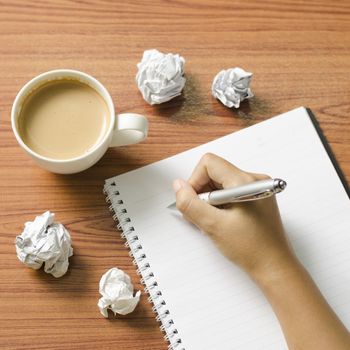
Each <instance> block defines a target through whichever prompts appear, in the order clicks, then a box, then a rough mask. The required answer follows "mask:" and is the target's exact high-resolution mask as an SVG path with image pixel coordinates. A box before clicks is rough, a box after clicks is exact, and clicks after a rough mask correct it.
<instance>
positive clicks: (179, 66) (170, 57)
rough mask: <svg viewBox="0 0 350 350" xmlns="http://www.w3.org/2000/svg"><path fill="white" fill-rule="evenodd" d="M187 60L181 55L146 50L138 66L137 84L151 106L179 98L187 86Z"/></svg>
mask: <svg viewBox="0 0 350 350" xmlns="http://www.w3.org/2000/svg"><path fill="white" fill-rule="evenodd" d="M184 64H185V59H184V58H183V57H181V56H180V55H178V54H176V55H174V54H172V53H168V54H164V53H162V52H159V51H158V50H155V49H153V50H146V51H145V52H144V53H143V57H142V60H141V62H139V63H138V64H137V68H138V72H137V74H136V83H137V85H138V88H139V90H140V91H141V93H142V96H143V98H144V99H145V100H146V101H147V102H148V103H149V104H151V105H153V104H159V103H163V102H166V101H169V100H171V99H172V98H174V97H176V96H179V95H180V94H181V91H182V89H183V88H184V86H185V82H186V79H185V77H184V76H183V75H184Z"/></svg>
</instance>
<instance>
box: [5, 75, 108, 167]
mask: <svg viewBox="0 0 350 350" xmlns="http://www.w3.org/2000/svg"><path fill="white" fill-rule="evenodd" d="M67 73H68V74H72V76H73V77H74V76H77V80H79V79H78V77H79V76H83V78H85V79H86V80H88V81H89V80H90V81H92V82H93V84H95V85H96V86H97V87H98V89H99V90H100V91H102V92H103V93H104V94H105V96H103V95H102V93H101V92H100V91H99V90H97V89H96V88H94V87H93V86H91V87H92V88H93V89H95V90H96V91H97V93H99V94H100V96H101V97H102V98H103V99H104V100H105V102H106V104H107V107H108V110H109V112H110V114H111V115H110V120H111V123H110V125H109V128H108V130H107V131H106V133H105V135H104V136H103V137H102V139H101V140H100V141H99V142H98V143H96V144H95V145H94V146H93V147H92V148H91V149H90V150H89V151H88V152H86V153H84V154H82V155H80V156H78V157H74V158H67V159H56V158H50V157H46V156H43V155H41V154H39V153H37V152H35V151H33V150H32V149H31V148H30V147H28V146H27V145H26V144H25V143H24V141H23V140H22V138H21V136H20V134H19V132H18V130H17V125H16V120H17V118H18V116H17V118H16V112H17V108H18V107H19V100H20V98H22V96H23V95H24V94H25V93H26V92H27V90H28V88H29V87H30V86H31V85H33V87H34V88H35V87H36V84H37V83H39V81H40V80H42V79H43V78H47V77H50V76H52V75H57V74H62V75H63V74H67ZM63 77H64V75H63ZM53 80H55V79H53ZM57 80H58V77H57ZM17 114H18V113H17ZM114 125H115V112H114V103H113V100H112V97H111V95H110V94H109V92H108V90H107V89H106V88H105V86H104V85H103V84H102V83H101V82H100V81H99V80H97V79H96V78H94V77H93V76H92V75H90V74H87V73H84V72H82V71H78V70H75V69H53V70H49V71H47V72H43V73H40V74H38V75H36V76H35V77H34V78H32V79H30V80H29V81H28V82H27V83H25V84H24V85H23V86H22V88H21V89H20V90H19V91H18V93H17V95H16V97H15V100H14V102H13V104H12V109H11V127H12V131H13V133H14V134H15V137H16V140H17V142H18V143H19V144H20V146H21V147H22V148H24V149H25V150H26V151H27V152H28V153H29V154H30V155H31V156H33V157H35V158H39V159H40V160H43V161H46V162H51V163H57V164H60V163H70V162H75V161H79V160H82V159H84V158H87V157H89V156H90V155H91V154H93V153H94V152H95V151H96V150H97V149H98V148H99V146H101V145H102V144H103V143H104V142H105V141H106V140H107V139H108V137H109V136H110V134H111V132H112V131H113V129H114Z"/></svg>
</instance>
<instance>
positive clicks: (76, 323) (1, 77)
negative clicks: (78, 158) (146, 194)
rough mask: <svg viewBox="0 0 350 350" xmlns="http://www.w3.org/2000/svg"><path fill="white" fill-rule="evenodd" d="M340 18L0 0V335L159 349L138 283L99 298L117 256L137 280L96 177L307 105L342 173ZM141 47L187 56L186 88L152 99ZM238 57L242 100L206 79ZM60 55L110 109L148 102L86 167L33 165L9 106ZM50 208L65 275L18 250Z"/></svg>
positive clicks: (329, 11) (342, 2) (277, 10)
mask: <svg viewBox="0 0 350 350" xmlns="http://www.w3.org/2000/svg"><path fill="white" fill-rule="evenodd" d="M349 31H350V3H349V1H347V0H339V1H332V2H331V1H311V0H301V1H294V2H293V1H291V0H285V1H272V0H266V1H263V2H262V1H259V0H256V1H237V0H229V1H209V0H207V1H152V2H151V1H149V2H148V1H140V0H138V1H137V0H135V1H119V2H118V1H96V0H90V1H69V0H60V1H58V0H56V1H49V2H46V1H34V0H31V1H18V0H14V1H1V2H0V101H1V103H0V195H1V202H0V293H1V294H0V347H1V349H36V350H38V349H66V350H68V349H78V348H79V349H80V348H81V349H153V350H157V349H159V350H160V349H162V350H165V349H166V348H167V346H166V343H164V341H163V339H162V335H161V332H160V331H159V330H158V325H157V323H156V321H155V320H154V314H153V313H152V310H151V307H150V305H149V304H148V302H147V298H146V295H145V294H144V293H143V295H142V298H141V302H140V304H139V305H138V307H137V309H136V311H135V312H134V313H132V314H130V315H127V316H124V317H117V318H113V317H111V318H110V319H104V318H103V317H102V316H101V315H100V314H99V311H98V309H97V306H96V303H97V300H98V298H99V293H98V282H99V279H100V277H101V275H102V274H103V273H104V272H105V271H106V270H107V269H109V268H111V267H113V266H118V267H120V268H122V269H123V270H125V271H126V272H127V273H129V274H130V276H131V277H132V280H133V282H134V284H135V288H136V289H139V288H142V287H141V285H140V282H139V278H138V276H137V275H136V273H135V269H134V266H133V265H132V264H131V259H130V257H129V256H128V251H127V249H126V248H124V246H123V241H122V240H121V238H120V236H119V233H118V232H117V231H116V229H115V225H114V222H113V220H112V218H111V216H110V214H109V212H108V209H107V206H106V204H105V200H104V196H103V195H102V185H103V182H104V179H105V178H108V177H111V176H113V175H117V174H120V173H123V172H125V171H128V170H131V169H136V168H138V167H140V166H143V165H146V164H149V163H151V162H154V161H157V160H160V159H163V158H165V157H168V156H171V155H174V154H176V153H177V152H179V151H183V150H186V149H189V148H191V147H193V146H197V145H199V144H201V143H204V142H207V141H210V140H213V139H215V138H217V137H219V136H222V135H225V134H227V133H230V132H232V131H235V130H238V129H241V128H244V127H247V126H249V125H252V124H254V123H257V122H259V121H261V120H264V119H266V118H270V117H272V116H273V115H276V114H278V113H281V112H285V111H288V110H290V109H292V108H295V107H298V106H302V105H303V106H308V107H310V108H311V109H312V110H313V111H314V113H315V114H316V116H317V118H318V120H319V123H320V125H321V127H322V129H323V131H324V134H325V136H326V137H327V139H328V141H329V143H330V145H331V147H332V149H333V151H334V153H335V156H336V158H337V159H338V161H339V163H340V166H341V168H342V170H343V172H344V174H345V177H346V179H347V181H349V180H350V119H349V118H350V79H349V77H350V32H349ZM149 48H157V49H159V50H161V51H164V52H178V53H180V54H181V55H183V56H184V57H185V58H186V67H185V70H186V77H187V84H186V87H185V91H184V94H183V96H182V97H180V98H177V99H175V100H173V101H172V102H169V103H166V104H163V105H161V106H154V107H151V106H149V105H148V104H147V103H146V102H145V101H144V100H143V99H142V97H141V95H140V93H139V91H138V89H137V87H136V85H135V82H134V78H135V73H136V63H137V62H138V61H139V60H140V58H141V56H142V53H143V51H144V50H145V49H149ZM233 66H239V67H242V68H244V69H246V70H248V71H252V72H254V81H253V84H252V88H253V91H254V93H255V97H254V98H253V99H252V100H251V101H250V102H245V103H243V105H242V107H241V108H240V109H238V110H234V109H233V110H230V109H227V108H226V107H224V106H223V105H221V104H220V103H219V102H218V101H217V100H215V99H214V98H212V97H211V93H210V86H211V81H212V79H213V77H214V76H215V74H216V73H217V72H218V71H220V70H221V69H223V68H229V67H233ZM55 68H73V69H78V70H82V71H85V72H87V73H89V74H91V75H93V76H95V77H96V78H98V79H99V80H100V81H101V82H102V83H103V84H105V86H106V87H107V88H108V90H109V91H110V93H111V95H112V97H113V99H114V101H115V103H116V109H117V111H118V112H126V111H133V112H136V113H141V114H145V115H147V116H148V118H149V121H150V132H149V137H148V139H147V140H146V141H145V142H143V143H141V144H138V145H135V146H129V147H122V148H119V149H110V150H109V151H108V152H107V154H106V155H105V156H104V158H103V159H102V160H101V161H100V162H99V163H98V164H96V165H95V166H94V167H92V168H91V169H89V170H87V171H85V172H83V173H81V174H77V175H70V176H61V175H55V174H51V173H48V172H46V171H44V170H42V169H40V168H39V167H37V166H36V165H35V164H34V163H33V161H32V160H31V159H29V157H28V156H26V155H25V154H24V153H23V152H22V150H21V149H20V147H19V146H18V144H17V142H16V140H15V138H14V136H13V134H12V131H11V125H10V109H11V105H12V102H13V100H14V97H15V95H16V93H17V91H18V90H19V89H20V87H21V86H22V85H23V84H24V83H25V82H26V81H28V80H29V79H31V78H32V77H34V76H35V75H37V74H39V73H41V72H43V71H47V70H51V69H55ZM236 152H239V150H236ZM45 210H51V211H53V212H55V213H56V216H57V219H58V220H59V221H61V222H62V223H64V224H65V225H66V227H67V228H68V229H69V231H70V232H71V235H72V239H73V244H74V256H73V257H72V258H71V259H70V268H69V272H68V273H67V274H66V275H65V276H64V277H62V278H60V279H55V278H53V277H52V276H51V275H47V274H45V273H44V272H43V271H42V270H40V271H34V270H31V269H29V268H27V267H25V266H24V265H22V264H21V263H20V262H19V261H18V259H17V257H16V254H15V247H14V243H13V242H14V239H15V236H16V235H17V234H19V233H20V232H21V231H22V229H23V224H24V222H26V221H29V220H32V219H33V218H34V217H35V216H36V215H38V214H41V213H42V212H44V211H45Z"/></svg>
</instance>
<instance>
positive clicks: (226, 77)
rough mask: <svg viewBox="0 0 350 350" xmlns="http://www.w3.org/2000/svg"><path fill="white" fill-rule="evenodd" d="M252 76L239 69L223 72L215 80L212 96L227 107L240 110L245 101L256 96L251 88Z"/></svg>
mask: <svg viewBox="0 0 350 350" xmlns="http://www.w3.org/2000/svg"><path fill="white" fill-rule="evenodd" d="M252 76H253V73H250V72H246V71H244V70H243V69H242V68H238V67H236V68H231V69H227V70H222V71H221V72H219V73H218V74H217V75H216V77H215V78H214V80H213V84H212V87H211V91H212V94H213V96H214V97H215V98H217V99H219V100H220V101H221V102H222V103H223V104H224V105H225V106H227V107H229V108H231V107H235V108H238V107H239V105H240V103H241V102H242V101H243V100H245V99H247V98H251V97H253V96H254V95H253V93H252V91H251V90H250V88H249V85H250V82H251V79H252Z"/></svg>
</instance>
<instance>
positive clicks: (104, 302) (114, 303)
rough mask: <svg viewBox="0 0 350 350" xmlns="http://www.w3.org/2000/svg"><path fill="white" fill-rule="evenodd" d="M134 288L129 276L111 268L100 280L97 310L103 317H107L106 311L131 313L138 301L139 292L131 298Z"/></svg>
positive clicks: (122, 313) (123, 313)
mask: <svg viewBox="0 0 350 350" xmlns="http://www.w3.org/2000/svg"><path fill="white" fill-rule="evenodd" d="M133 291H134V287H133V285H132V283H131V280H130V277H129V275H127V274H126V273H125V272H124V271H122V270H120V269H118V268H116V267H113V268H112V269H110V270H108V271H107V272H106V273H105V274H104V275H103V276H102V277H101V280H100V294H101V295H102V298H100V299H99V301H98V304H97V306H98V308H99V309H100V312H101V314H102V315H103V316H104V317H108V312H107V309H110V310H112V311H113V312H114V315H115V314H117V313H118V314H121V315H126V314H129V313H130V312H133V311H134V309H135V307H136V305H137V304H138V302H139V300H140V295H141V291H138V292H137V293H136V294H135V296H133Z"/></svg>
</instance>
